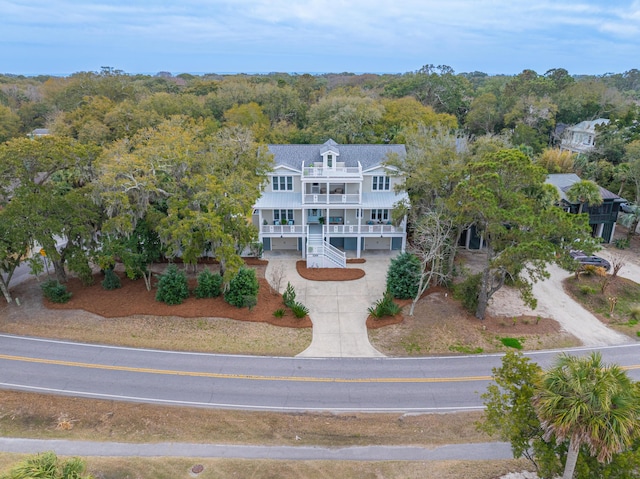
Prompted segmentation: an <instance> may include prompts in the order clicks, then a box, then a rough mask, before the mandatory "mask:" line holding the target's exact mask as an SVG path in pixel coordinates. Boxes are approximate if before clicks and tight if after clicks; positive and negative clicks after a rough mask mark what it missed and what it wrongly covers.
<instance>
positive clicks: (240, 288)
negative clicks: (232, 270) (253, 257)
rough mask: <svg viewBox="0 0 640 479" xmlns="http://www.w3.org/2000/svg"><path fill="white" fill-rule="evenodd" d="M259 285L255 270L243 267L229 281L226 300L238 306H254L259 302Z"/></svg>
mask: <svg viewBox="0 0 640 479" xmlns="http://www.w3.org/2000/svg"><path fill="white" fill-rule="evenodd" d="M259 287H260V284H259V283H258V278H257V277H256V272H255V270H253V269H249V268H245V267H242V268H240V270H239V271H238V274H236V276H235V277H234V278H233V279H232V280H231V281H230V282H229V289H228V290H227V292H225V293H224V300H225V301H226V302H227V303H229V304H231V305H233V306H236V307H238V308H243V307H248V308H252V307H253V306H255V305H256V304H257V302H258V288H259Z"/></svg>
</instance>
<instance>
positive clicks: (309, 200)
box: [304, 193, 360, 205]
mask: <svg viewBox="0 0 640 479" xmlns="http://www.w3.org/2000/svg"><path fill="white" fill-rule="evenodd" d="M304 203H305V204H325V205H326V204H332V205H333V204H346V203H349V204H358V203H360V195H359V194H357V193H355V194H353V193H349V194H329V195H327V194H323V193H313V194H305V195H304Z"/></svg>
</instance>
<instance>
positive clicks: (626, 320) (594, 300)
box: [564, 276, 640, 337]
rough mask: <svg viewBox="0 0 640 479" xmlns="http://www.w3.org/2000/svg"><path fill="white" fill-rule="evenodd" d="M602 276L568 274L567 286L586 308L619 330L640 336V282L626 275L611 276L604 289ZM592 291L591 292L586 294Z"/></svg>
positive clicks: (570, 292) (565, 283)
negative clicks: (639, 333)
mask: <svg viewBox="0 0 640 479" xmlns="http://www.w3.org/2000/svg"><path fill="white" fill-rule="evenodd" d="M602 281H603V279H602V278H600V277H598V276H581V277H580V279H578V280H576V279H575V278H574V277H571V278H567V279H566V280H565V282H564V285H565V289H566V290H567V291H568V292H569V294H571V296H572V297H573V298H574V299H575V300H576V301H577V302H579V303H580V304H581V305H582V306H584V307H585V309H587V310H589V311H591V312H592V313H593V314H594V315H596V316H598V317H599V318H600V319H601V320H602V321H603V322H604V323H606V324H607V325H608V326H610V327H611V328H613V329H616V330H617V331H620V332H622V333H624V334H628V335H630V336H633V337H636V336H637V333H638V332H640V284H638V283H635V282H634V281H631V280H629V279H626V278H621V277H617V278H611V282H610V283H609V284H608V286H607V287H606V289H605V292H604V293H602V291H601V290H602ZM585 291H588V292H589V293H588V294H585Z"/></svg>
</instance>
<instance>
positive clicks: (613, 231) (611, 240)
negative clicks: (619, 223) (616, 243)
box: [608, 223, 616, 243]
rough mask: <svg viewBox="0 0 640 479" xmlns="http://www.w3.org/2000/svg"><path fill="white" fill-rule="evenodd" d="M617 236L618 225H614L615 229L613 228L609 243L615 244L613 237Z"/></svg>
mask: <svg viewBox="0 0 640 479" xmlns="http://www.w3.org/2000/svg"><path fill="white" fill-rule="evenodd" d="M615 234H616V223H613V227H612V228H611V237H610V238H609V241H608V242H609V243H613V235H615Z"/></svg>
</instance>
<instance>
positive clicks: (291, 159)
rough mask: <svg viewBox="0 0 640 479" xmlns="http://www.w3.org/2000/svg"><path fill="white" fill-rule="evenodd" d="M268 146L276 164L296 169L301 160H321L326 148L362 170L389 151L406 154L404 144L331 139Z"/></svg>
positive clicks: (377, 161) (371, 166)
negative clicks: (340, 141) (350, 143)
mask: <svg viewBox="0 0 640 479" xmlns="http://www.w3.org/2000/svg"><path fill="white" fill-rule="evenodd" d="M268 148H269V152H270V153H272V154H273V160H274V163H275V165H276V166H278V165H283V166H288V167H290V168H292V169H294V170H298V171H300V168H301V167H302V162H303V161H304V164H305V165H307V166H308V165H311V164H313V163H314V162H319V161H322V156H321V154H322V153H324V152H326V151H328V150H332V151H335V152H339V153H340V162H341V163H342V162H344V164H345V166H347V167H357V166H358V162H360V164H361V165H362V169H363V170H367V169H371V168H373V167H375V166H377V165H379V164H381V163H383V162H384V161H386V160H387V154H389V153H395V154H397V155H399V156H400V157H401V158H404V157H405V156H406V155H407V150H406V148H405V146H404V145H338V144H337V143H336V142H335V141H333V140H329V141H327V142H326V143H324V144H322V145H319V144H314V145H268Z"/></svg>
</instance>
